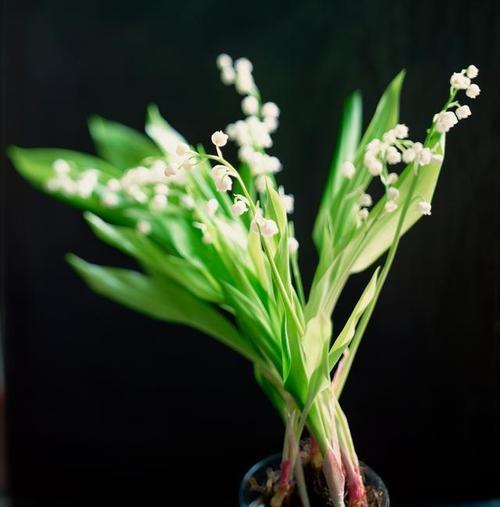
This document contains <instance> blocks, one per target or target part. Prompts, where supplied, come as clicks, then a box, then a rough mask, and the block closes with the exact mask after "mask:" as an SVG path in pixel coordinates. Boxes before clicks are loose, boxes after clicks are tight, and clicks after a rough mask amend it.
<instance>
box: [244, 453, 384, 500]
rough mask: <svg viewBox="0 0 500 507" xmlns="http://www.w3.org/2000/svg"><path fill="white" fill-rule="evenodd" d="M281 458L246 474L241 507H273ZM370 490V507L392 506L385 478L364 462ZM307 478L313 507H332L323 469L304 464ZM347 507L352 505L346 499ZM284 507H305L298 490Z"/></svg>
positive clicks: (367, 491) (367, 485) (364, 476)
mask: <svg viewBox="0 0 500 507" xmlns="http://www.w3.org/2000/svg"><path fill="white" fill-rule="evenodd" d="M280 461H281V455H280V454H275V455H272V456H269V457H268V458H265V459H263V460H262V461H260V462H259V463H257V464H255V465H254V466H253V467H252V468H251V469H250V470H249V471H248V472H247V474H246V475H245V477H244V479H243V481H242V483H241V488H240V507H271V499H272V497H273V495H274V493H275V491H276V489H277V485H278V482H279V469H280ZM360 465H361V471H362V474H363V481H364V483H365V487H366V494H367V501H368V507H389V493H388V491H387V488H386V486H385V484H384V483H383V481H382V479H381V478H380V477H379V476H378V475H377V474H376V473H375V472H374V471H373V470H372V469H371V468H370V467H368V466H367V465H365V464H364V463H360ZM304 475H305V479H306V483H307V490H308V494H309V500H310V502H311V507H332V506H333V503H332V502H331V500H330V497H329V492H328V486H327V484H326V480H325V477H324V475H323V472H322V470H321V469H318V468H317V467H315V466H313V465H312V464H311V463H304ZM345 505H346V506H348V505H349V498H348V497H347V498H346V501H345ZM282 507H302V502H301V500H300V498H299V495H298V493H297V491H296V488H294V491H293V492H292V494H291V495H290V497H289V498H287V499H286V500H285V501H284V502H283V504H282Z"/></svg>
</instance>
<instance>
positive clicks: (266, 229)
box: [259, 218, 279, 238]
mask: <svg viewBox="0 0 500 507" xmlns="http://www.w3.org/2000/svg"><path fill="white" fill-rule="evenodd" d="M259 228H260V232H261V234H262V236H264V237H266V238H270V237H272V236H274V235H276V234H278V232H279V229H278V226H277V225H276V222H275V221H274V220H270V219H267V218H263V219H262V220H261V221H260V223H259Z"/></svg>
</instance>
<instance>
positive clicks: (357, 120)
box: [313, 92, 362, 250]
mask: <svg viewBox="0 0 500 507" xmlns="http://www.w3.org/2000/svg"><path fill="white" fill-rule="evenodd" d="M361 122H362V101H361V94H360V93H359V92H355V93H353V94H352V95H351V96H350V97H349V98H348V99H347V100H346V102H345V104H344V107H343V109H342V116H341V120H340V127H339V134H338V138H337V139H338V140H337V145H336V147H335V151H334V154H333V159H332V163H331V166H330V171H329V173H328V180H327V182H326V186H325V190H324V192H323V197H322V198H321V205H320V208H319V211H318V216H317V218H316V223H315V224H314V230H313V239H314V243H315V244H316V247H317V248H318V250H321V249H322V247H323V241H324V240H323V238H324V237H325V236H326V238H331V237H330V235H329V234H328V229H327V223H326V221H327V217H329V216H331V214H332V211H333V210H332V202H333V198H334V197H335V195H336V194H337V193H338V191H339V189H340V185H341V183H342V181H343V179H342V178H343V176H342V173H341V171H340V168H341V166H342V164H343V163H344V162H345V161H346V160H349V161H351V162H352V161H354V157H355V154H356V149H357V147H358V143H359V139H360V137H361ZM327 241H328V239H327Z"/></svg>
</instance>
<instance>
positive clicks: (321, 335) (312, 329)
mask: <svg viewBox="0 0 500 507" xmlns="http://www.w3.org/2000/svg"><path fill="white" fill-rule="evenodd" d="M331 337H332V321H331V320H330V316H329V315H327V314H326V313H323V312H321V313H319V314H318V315H316V316H315V317H313V318H312V319H310V320H309V321H308V323H307V326H306V331H305V333H304V337H303V338H302V347H303V349H304V355H305V357H306V361H307V363H306V366H307V372H308V374H309V376H312V373H313V372H314V370H315V369H316V368H317V367H318V365H319V364H320V363H321V354H322V351H323V349H324V347H325V343H327V344H328V345H329V344H330V340H331Z"/></svg>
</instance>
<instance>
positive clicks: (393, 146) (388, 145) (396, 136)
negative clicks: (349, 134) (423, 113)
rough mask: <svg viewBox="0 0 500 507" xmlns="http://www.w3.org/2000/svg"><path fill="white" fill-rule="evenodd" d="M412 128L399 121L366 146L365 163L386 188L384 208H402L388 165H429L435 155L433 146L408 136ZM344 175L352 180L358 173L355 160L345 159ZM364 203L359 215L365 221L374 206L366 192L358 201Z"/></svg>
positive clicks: (395, 174)
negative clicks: (427, 146) (370, 208)
mask: <svg viewBox="0 0 500 507" xmlns="http://www.w3.org/2000/svg"><path fill="white" fill-rule="evenodd" d="M408 133H409V129H408V127H407V126H406V125H404V124H398V125H396V126H395V127H394V128H393V129H390V130H388V131H387V132H385V133H384V134H383V136H382V139H373V140H372V141H370V142H369V143H368V144H367V146H366V149H365V153H364V157H363V166H364V167H365V168H366V169H367V170H368V172H369V173H370V174H371V175H372V176H374V177H380V179H381V182H382V183H383V185H384V187H385V191H386V196H387V201H386V203H385V205H384V209H385V211H386V212H387V213H392V212H394V211H396V210H397V209H398V199H399V190H398V189H397V188H396V187H394V186H393V185H394V184H395V183H396V182H397V180H398V174H397V173H396V172H388V169H387V167H388V166H393V165H397V164H399V163H400V162H404V163H406V164H410V163H415V164H416V165H417V166H426V165H428V164H429V163H430V162H431V160H432V157H433V154H432V151H431V150H430V148H425V147H424V146H423V145H422V143H419V142H413V141H411V140H410V139H407V138H408ZM342 173H343V175H344V176H345V177H346V178H348V179H351V178H353V177H354V174H355V173H356V168H355V166H354V164H352V163H351V162H345V163H344V164H343V166H342ZM358 204H359V206H360V210H359V218H360V219H361V220H365V219H366V218H368V216H369V211H368V207H370V206H371V205H372V199H371V196H370V195H369V194H366V193H363V194H362V195H361V197H360V198H359V200H358Z"/></svg>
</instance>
